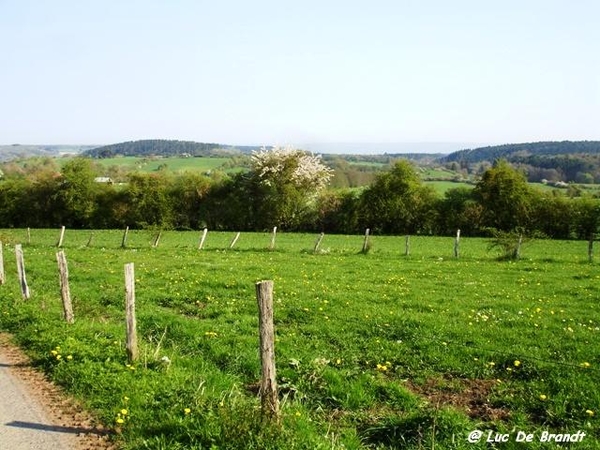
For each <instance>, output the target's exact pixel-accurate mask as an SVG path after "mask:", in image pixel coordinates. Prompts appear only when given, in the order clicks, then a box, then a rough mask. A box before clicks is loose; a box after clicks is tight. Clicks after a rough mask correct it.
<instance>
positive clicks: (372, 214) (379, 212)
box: [359, 160, 435, 234]
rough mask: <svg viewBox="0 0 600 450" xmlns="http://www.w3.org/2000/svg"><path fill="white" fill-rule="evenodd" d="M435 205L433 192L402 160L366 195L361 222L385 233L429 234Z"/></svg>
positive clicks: (366, 191) (361, 200) (411, 167)
mask: <svg viewBox="0 0 600 450" xmlns="http://www.w3.org/2000/svg"><path fill="white" fill-rule="evenodd" d="M434 201H435V193H434V191H433V190H432V189H431V188H429V187H427V186H424V185H423V183H422V181H421V179H420V178H419V176H418V175H417V173H416V172H415V170H414V168H413V166H412V165H411V164H410V163H409V162H408V161H406V160H400V161H398V162H396V163H395V164H394V165H393V166H392V169H391V170H390V171H389V172H385V173H383V174H380V175H378V176H377V177H376V179H375V181H374V182H373V184H371V185H370V186H369V187H368V188H367V189H365V190H364V191H363V194H362V196H361V199H360V206H359V210H360V217H361V222H362V224H363V226H365V227H368V228H370V229H371V230H374V231H380V232H383V233H391V234H394V233H419V232H424V233H428V232H430V231H431V227H432V224H433V219H434V216H433V211H434V208H433V205H434Z"/></svg>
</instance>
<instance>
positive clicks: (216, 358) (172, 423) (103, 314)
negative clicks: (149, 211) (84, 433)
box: [0, 230, 600, 449]
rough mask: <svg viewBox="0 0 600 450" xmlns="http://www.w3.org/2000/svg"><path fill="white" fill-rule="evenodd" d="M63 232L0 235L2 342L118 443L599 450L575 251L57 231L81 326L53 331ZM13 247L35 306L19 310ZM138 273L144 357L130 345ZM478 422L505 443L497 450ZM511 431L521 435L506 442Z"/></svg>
mask: <svg viewBox="0 0 600 450" xmlns="http://www.w3.org/2000/svg"><path fill="white" fill-rule="evenodd" d="M58 235H59V230H31V242H30V243H28V242H27V233H26V231H25V230H2V231H0V238H1V239H2V241H3V243H4V261H5V268H6V283H5V285H3V286H0V331H5V332H10V333H12V334H13V335H14V337H15V341H16V342H17V343H18V344H19V345H21V346H22V347H23V348H24V349H26V351H27V352H28V353H29V355H30V356H31V357H32V358H33V361H34V364H35V365H37V366H38V367H40V369H42V370H44V371H45V372H46V373H47V374H48V377H49V378H50V379H52V380H54V381H55V382H56V383H58V384H60V385H62V386H64V388H65V389H66V390H67V391H68V392H69V393H71V394H72V395H73V396H75V397H76V398H78V399H80V400H81V401H82V402H83V403H84V405H85V406H86V407H87V408H88V409H89V410H90V411H92V412H93V414H94V415H95V416H96V417H97V419H98V420H99V421H101V422H103V423H104V424H106V425H107V426H108V427H109V428H110V429H112V430H114V431H115V434H114V438H115V440H116V441H117V442H119V443H120V444H121V445H122V446H123V447H124V448H126V449H201V448H211V449H224V448H230V449H239V448H256V449H258V448H260V449H315V448H323V449H325V448H327V449H330V448H335V449H338V448H349V449H362V448H378V449H383V448H402V449H422V448H427V449H433V448H438V449H484V448H502V449H512V448H523V445H526V448H528V449H546V448H557V444H555V443H553V444H550V443H548V442H540V440H539V439H538V438H539V437H540V436H541V434H542V432H544V431H548V432H551V433H576V432H577V431H580V430H581V431H583V432H585V433H586V437H585V439H583V441H582V442H579V443H577V444H563V445H571V447H569V448H577V449H595V448H600V446H599V444H598V442H599V438H600V422H599V416H600V389H598V382H599V381H600V351H599V350H600V302H599V298H600V283H599V282H600V274H599V271H598V263H597V262H593V263H589V262H588V255H587V243H584V242H577V241H545V240H538V241H532V242H529V243H527V245H525V246H524V247H523V249H522V259H521V260H519V261H514V262H510V261H499V260H498V259H497V256H498V255H497V253H495V252H494V250H489V249H488V243H487V241H486V240H484V239H475V238H468V237H463V238H462V239H461V247H460V258H459V259H456V258H454V257H453V244H454V240H453V239H452V238H442V237H419V236H413V237H411V240H410V255H409V256H406V255H405V254H404V251H405V239H404V237H384V236H373V237H372V241H371V242H372V248H371V250H370V251H369V252H368V253H367V254H361V253H360V249H361V246H362V239H363V238H362V237H361V236H341V235H336V236H334V235H326V236H325V238H324V240H323V242H322V244H321V252H320V253H319V254H313V252H312V248H313V245H314V242H315V239H316V236H315V235H310V234H287V233H280V234H278V236H277V244H276V248H275V250H273V251H269V250H267V246H268V245H269V242H270V235H269V234H268V233H242V234H241V237H240V239H239V241H238V243H237V244H236V247H235V248H234V249H232V250H231V249H229V248H228V247H229V243H230V241H231V239H232V238H233V237H234V233H218V232H209V233H208V236H207V239H206V243H205V247H204V249H203V250H198V249H197V246H198V240H199V236H200V233H199V232H174V231H173V232H171V231H169V232H164V233H163V234H162V238H161V241H160V245H159V247H158V248H152V247H151V243H152V241H153V238H154V233H153V232H150V231H130V233H129V239H128V245H127V248H125V249H122V248H120V244H121V236H122V231H117V230H115V231H97V232H95V233H94V238H93V240H92V243H91V245H90V246H89V247H88V246H87V245H86V244H87V243H88V240H89V236H90V231H72V230H67V232H66V235H65V241H64V245H63V249H64V251H65V253H66V255H67V258H68V262H69V273H70V285H71V295H72V297H73V299H74V300H73V302H74V311H75V323H74V324H73V325H68V324H66V323H65V322H64V321H63V320H62V308H61V306H60V291H59V286H58V271H57V264H56V258H55V253H56V250H57V249H56V242H57V240H58ZM16 243H22V244H23V250H24V254H25V264H26V270H27V279H28V282H29V287H30V290H31V299H30V300H27V301H25V300H22V299H21V294H20V289H19V283H18V280H17V276H16V264H15V255H14V244H16ZM129 262H133V263H135V277H136V294H137V298H136V303H137V320H138V341H139V345H140V354H141V357H140V360H139V361H138V362H137V363H136V364H134V365H130V364H129V363H128V361H127V357H126V352H125V347H124V346H125V323H124V285H123V265H124V264H125V263H129ZM263 279H271V280H274V283H275V294H274V298H275V311H274V315H275V329H276V348H275V353H276V359H277V378H278V383H279V388H280V399H281V411H282V417H281V422H280V423H279V424H269V423H268V422H266V421H263V420H261V417H260V402H259V399H258V398H257V389H256V387H257V382H258V380H259V377H260V362H259V355H258V317H257V305H256V298H255V286H254V285H255V283H256V282H257V281H259V280H263ZM473 430H482V431H483V432H484V434H485V436H487V433H488V430H489V432H494V433H496V432H497V433H507V434H509V435H510V436H511V438H510V440H509V442H506V443H496V444H491V443H487V442H485V440H486V438H485V437H484V438H483V439H482V440H481V441H479V442H478V443H470V442H469V441H468V436H469V433H470V432H472V431H473ZM518 431H523V432H526V433H533V434H535V436H536V438H535V439H534V440H533V442H530V443H527V444H521V443H518V442H515V439H514V437H515V436H516V433H517V432H518Z"/></svg>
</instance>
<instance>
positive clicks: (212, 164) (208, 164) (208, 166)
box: [58, 156, 229, 172]
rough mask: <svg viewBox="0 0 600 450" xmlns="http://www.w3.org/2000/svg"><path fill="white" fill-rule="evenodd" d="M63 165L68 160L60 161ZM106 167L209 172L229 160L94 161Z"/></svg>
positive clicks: (130, 169) (112, 159)
mask: <svg viewBox="0 0 600 450" xmlns="http://www.w3.org/2000/svg"><path fill="white" fill-rule="evenodd" d="M58 161H59V162H60V163H61V164H64V163H66V162H67V161H68V158H61V159H59V160H58ZM94 161H96V162H98V163H99V164H101V165H103V166H104V167H110V166H122V167H124V168H125V170H128V171H141V172H155V171H157V170H158V168H159V166H162V165H166V167H165V169H166V170H170V171H173V172H207V171H209V170H214V169H216V168H218V167H220V166H222V165H223V164H224V163H226V162H227V161H229V158H216V157H214V158H213V157H203V158H175V157H174V158H158V159H149V158H137V157H133V156H124V157H119V158H104V159H96V160H94Z"/></svg>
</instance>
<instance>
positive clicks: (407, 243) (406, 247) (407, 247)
mask: <svg viewBox="0 0 600 450" xmlns="http://www.w3.org/2000/svg"><path fill="white" fill-rule="evenodd" d="M408 255H410V235H408V234H407V235H406V237H405V238H404V256H408Z"/></svg>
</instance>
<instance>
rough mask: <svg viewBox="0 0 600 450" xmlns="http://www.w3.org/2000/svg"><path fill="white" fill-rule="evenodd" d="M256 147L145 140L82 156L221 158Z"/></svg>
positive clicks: (248, 151) (125, 143)
mask: <svg viewBox="0 0 600 450" xmlns="http://www.w3.org/2000/svg"><path fill="white" fill-rule="evenodd" d="M259 149H260V147H257V146H238V147H235V146H232V145H223V144H216V143H205V142H193V141H177V140H166V139H146V140H141V141H129V142H121V143H118V144H111V145H105V146H104V147H98V148H94V149H92V150H88V151H87V152H85V153H84V154H85V155H87V156H90V157H92V158H112V157H115V156H139V157H146V156H181V155H189V156H222V155H224V154H236V153H250V152H251V151H252V150H259Z"/></svg>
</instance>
